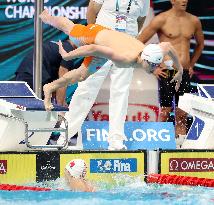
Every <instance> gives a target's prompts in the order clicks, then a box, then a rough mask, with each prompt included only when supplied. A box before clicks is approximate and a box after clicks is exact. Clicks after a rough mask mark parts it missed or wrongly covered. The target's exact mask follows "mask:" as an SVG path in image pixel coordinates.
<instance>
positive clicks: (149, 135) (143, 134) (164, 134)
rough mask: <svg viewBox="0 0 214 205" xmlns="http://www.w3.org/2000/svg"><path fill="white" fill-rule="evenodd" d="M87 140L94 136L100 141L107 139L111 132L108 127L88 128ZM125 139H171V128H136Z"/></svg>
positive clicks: (165, 140) (140, 140) (139, 140)
mask: <svg viewBox="0 0 214 205" xmlns="http://www.w3.org/2000/svg"><path fill="white" fill-rule="evenodd" d="M86 133H87V134H86V136H87V141H92V138H96V140H97V141H98V142H100V141H107V137H108V136H109V133H108V131H107V130H106V129H93V128H91V129H87V130H86ZM125 141H137V142H142V141H148V142H151V141H156V142H157V141H163V142H167V141H170V130H168V129H161V130H159V131H156V130H155V129H146V130H143V129H135V130H133V132H132V133H131V137H130V138H129V139H125Z"/></svg>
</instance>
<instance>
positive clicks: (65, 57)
mask: <svg viewBox="0 0 214 205" xmlns="http://www.w3.org/2000/svg"><path fill="white" fill-rule="evenodd" d="M57 45H58V46H59V53H60V55H61V56H62V58H63V59H64V60H68V59H67V56H68V53H67V52H66V50H65V49H64V48H63V46H62V41H59V42H57Z"/></svg>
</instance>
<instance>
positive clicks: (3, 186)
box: [0, 184, 51, 191]
mask: <svg viewBox="0 0 214 205" xmlns="http://www.w3.org/2000/svg"><path fill="white" fill-rule="evenodd" d="M0 190H5V191H51V189H50V188H42V187H33V186H19V185H13V184H0Z"/></svg>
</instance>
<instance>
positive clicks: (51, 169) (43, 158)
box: [36, 152, 59, 182]
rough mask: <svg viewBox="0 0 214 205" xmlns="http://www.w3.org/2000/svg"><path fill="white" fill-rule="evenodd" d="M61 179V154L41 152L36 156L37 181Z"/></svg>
mask: <svg viewBox="0 0 214 205" xmlns="http://www.w3.org/2000/svg"><path fill="white" fill-rule="evenodd" d="M57 178H59V153H58V152H40V153H38V154H37V155H36V181H37V182H40V181H48V180H55V179H57Z"/></svg>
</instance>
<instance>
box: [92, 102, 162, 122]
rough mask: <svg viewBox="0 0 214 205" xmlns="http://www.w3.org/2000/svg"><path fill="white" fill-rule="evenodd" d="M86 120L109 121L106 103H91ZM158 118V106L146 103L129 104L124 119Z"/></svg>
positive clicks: (144, 120) (151, 119)
mask: <svg viewBox="0 0 214 205" xmlns="http://www.w3.org/2000/svg"><path fill="white" fill-rule="evenodd" d="M88 120H94V121H109V114H108V103H96V104H94V105H93V107H92V109H91V111H90V113H89V115H88ZM157 120H158V107H157V106H153V105H146V104H129V108H128V114H127V116H126V121H138V122H150V121H153V122H154V121H157Z"/></svg>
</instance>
